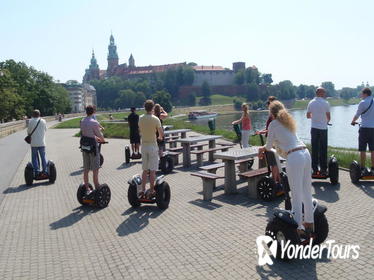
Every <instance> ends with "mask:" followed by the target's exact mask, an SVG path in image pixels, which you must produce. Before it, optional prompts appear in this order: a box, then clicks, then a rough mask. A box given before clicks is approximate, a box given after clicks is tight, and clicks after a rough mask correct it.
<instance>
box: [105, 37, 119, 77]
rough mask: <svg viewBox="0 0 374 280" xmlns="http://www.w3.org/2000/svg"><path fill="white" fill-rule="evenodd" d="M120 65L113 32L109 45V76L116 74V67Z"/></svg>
mask: <svg viewBox="0 0 374 280" xmlns="http://www.w3.org/2000/svg"><path fill="white" fill-rule="evenodd" d="M117 66H118V54H117V46H116V45H115V43H114V37H113V35H112V34H111V35H110V39H109V46H108V68H107V76H108V77H110V76H112V75H113V74H114V69H115V68H116V67H117Z"/></svg>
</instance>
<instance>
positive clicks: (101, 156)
mask: <svg viewBox="0 0 374 280" xmlns="http://www.w3.org/2000/svg"><path fill="white" fill-rule="evenodd" d="M108 143H109V142H106V141H105V142H99V153H100V167H102V166H103V164H104V156H103V154H102V153H101V145H102V144H108Z"/></svg>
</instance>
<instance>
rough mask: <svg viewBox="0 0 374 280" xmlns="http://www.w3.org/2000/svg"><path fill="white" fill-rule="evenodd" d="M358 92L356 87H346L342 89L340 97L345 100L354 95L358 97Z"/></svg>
mask: <svg viewBox="0 0 374 280" xmlns="http://www.w3.org/2000/svg"><path fill="white" fill-rule="evenodd" d="M357 95H358V92H357V90H356V89H354V88H349V87H344V88H342V89H341V90H340V97H341V98H343V99H344V100H349V99H351V98H353V97H357Z"/></svg>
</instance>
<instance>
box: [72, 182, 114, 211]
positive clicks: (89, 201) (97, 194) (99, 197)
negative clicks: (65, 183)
mask: <svg viewBox="0 0 374 280" xmlns="http://www.w3.org/2000/svg"><path fill="white" fill-rule="evenodd" d="M89 188H90V191H88V190H87V188H86V187H85V185H84V184H80V185H79V188H78V191H77V199H78V202H79V203H80V204H82V205H89V206H95V207H99V208H105V207H107V206H108V204H109V202H110V198H111V192H110V188H109V187H108V185H107V184H102V185H100V187H99V189H97V190H94V189H93V187H92V185H91V184H89Z"/></svg>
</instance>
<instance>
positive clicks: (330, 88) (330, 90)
mask: <svg viewBox="0 0 374 280" xmlns="http://www.w3.org/2000/svg"><path fill="white" fill-rule="evenodd" d="M321 87H323V88H324V89H325V90H326V94H327V96H331V97H334V96H336V90H335V85H334V84H333V83H332V82H323V83H322V84H321Z"/></svg>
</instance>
